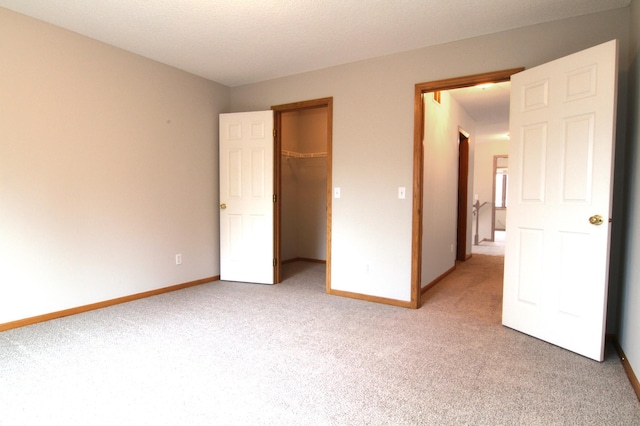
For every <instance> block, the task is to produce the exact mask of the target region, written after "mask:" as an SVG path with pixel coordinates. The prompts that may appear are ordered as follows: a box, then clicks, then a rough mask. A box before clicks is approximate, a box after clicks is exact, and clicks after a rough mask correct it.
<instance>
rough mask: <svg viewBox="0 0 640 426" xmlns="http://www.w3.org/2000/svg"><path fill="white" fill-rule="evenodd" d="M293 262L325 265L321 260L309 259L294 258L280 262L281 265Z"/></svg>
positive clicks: (324, 261)
mask: <svg viewBox="0 0 640 426" xmlns="http://www.w3.org/2000/svg"><path fill="white" fill-rule="evenodd" d="M293 262H312V263H323V264H325V265H326V263H327V261H326V260H322V259H311V258H309V257H294V258H293V259H287V260H283V261H282V265H285V264H287V263H293Z"/></svg>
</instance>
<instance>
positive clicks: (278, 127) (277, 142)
mask: <svg viewBox="0 0 640 426" xmlns="http://www.w3.org/2000/svg"><path fill="white" fill-rule="evenodd" d="M313 108H327V190H326V194H327V214H326V216H327V235H326V244H327V248H326V250H327V251H326V257H327V261H326V292H327V293H329V292H330V290H331V200H332V198H331V175H332V173H331V163H332V161H331V159H332V146H333V144H332V138H333V97H328V98H321V99H313V100H309V101H301V102H294V103H290V104H282V105H274V106H272V107H271V109H272V110H273V112H274V129H275V138H274V144H273V146H274V148H273V149H274V150H275V152H274V161H275V164H274V177H273V179H274V188H275V196H276V200H277V202H276V203H274V207H273V208H274V222H275V223H274V233H275V235H274V253H275V256H276V259H277V260H276V262H275V263H276V264H275V268H274V269H273V273H274V280H275V282H276V283H279V282H280V281H281V278H282V269H281V265H282V262H281V259H282V256H281V253H280V251H281V244H280V235H281V229H282V228H281V219H282V217H281V211H280V206H281V203H280V195H281V189H282V188H281V167H282V164H281V160H280V150H281V146H282V144H281V139H280V138H281V136H282V114H283V113H285V112H292V111H302V110H305V109H313Z"/></svg>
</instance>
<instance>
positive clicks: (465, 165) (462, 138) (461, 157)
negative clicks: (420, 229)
mask: <svg viewBox="0 0 640 426" xmlns="http://www.w3.org/2000/svg"><path fill="white" fill-rule="evenodd" d="M468 196H469V134H468V133H467V132H465V131H464V130H463V129H458V231H457V247H456V260H457V261H459V262H464V261H466V260H467V222H468V221H467V218H468V206H469V200H468ZM469 257H471V255H469Z"/></svg>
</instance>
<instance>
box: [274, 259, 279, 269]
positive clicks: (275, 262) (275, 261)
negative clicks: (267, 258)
mask: <svg viewBox="0 0 640 426" xmlns="http://www.w3.org/2000/svg"><path fill="white" fill-rule="evenodd" d="M277 263H278V261H277V260H276V259H275V258H274V259H273V266H274V267H275V266H276V264H277Z"/></svg>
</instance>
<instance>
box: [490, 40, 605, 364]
mask: <svg viewBox="0 0 640 426" xmlns="http://www.w3.org/2000/svg"><path fill="white" fill-rule="evenodd" d="M511 82H512V86H511V112H510V114H511V116H510V121H511V124H510V132H511V142H510V149H509V179H510V181H509V193H508V203H509V204H508V213H507V214H508V217H507V223H508V224H509V227H508V232H507V242H506V252H505V274H504V298H503V324H504V325H506V326H508V327H511V328H514V329H516V330H519V331H522V332H524V333H527V334H529V335H531V336H534V337H537V338H540V339H542V340H545V341H548V342H550V343H553V344H555V345H558V346H561V347H563V348H566V349H568V350H571V351H574V352H576V353H579V354H581V355H584V356H586V357H589V358H592V359H595V360H599V361H601V360H603V357H604V334H605V319H606V306H607V278H608V259H609V236H610V223H609V218H610V217H611V198H612V184H613V177H612V171H613V168H612V167H613V148H614V140H615V107H616V89H617V86H616V82H617V42H616V41H615V40H614V41H611V42H608V43H605V44H602V45H599V46H596V47H593V48H591V49H587V50H585V51H582V52H579V53H576V54H573V55H570V56H567V57H565V58H561V59H558V60H556V61H553V62H550V63H548V64H545V65H542V66H539V67H536V68H532V69H529V70H526V71H524V72H522V73H519V74H516V75H514V76H513V77H512V80H511ZM598 216H600V217H602V223H601V224H598V222H599V219H598ZM591 222H594V223H593V224H592V223H591Z"/></svg>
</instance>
